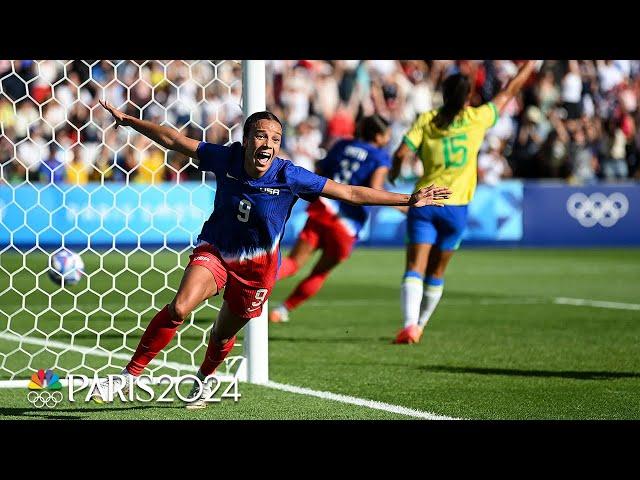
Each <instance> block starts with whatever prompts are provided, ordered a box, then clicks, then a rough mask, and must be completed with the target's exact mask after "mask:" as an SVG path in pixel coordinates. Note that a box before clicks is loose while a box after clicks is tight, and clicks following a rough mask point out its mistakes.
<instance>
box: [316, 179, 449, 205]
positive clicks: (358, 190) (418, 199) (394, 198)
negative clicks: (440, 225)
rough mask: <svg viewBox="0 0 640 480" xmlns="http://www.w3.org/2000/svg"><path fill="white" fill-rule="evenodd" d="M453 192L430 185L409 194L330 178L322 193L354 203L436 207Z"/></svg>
mask: <svg viewBox="0 0 640 480" xmlns="http://www.w3.org/2000/svg"><path fill="white" fill-rule="evenodd" d="M451 193H452V192H451V190H449V189H448V188H447V187H436V186H435V185H429V186H428V187H425V188H421V189H420V190H418V191H417V192H414V193H412V194H411V195H408V194H404V193H393V192H388V191H386V190H374V189H373V188H369V187H358V186H355V185H343V184H342V183H338V182H334V181H333V180H331V179H328V180H327V183H325V185H324V188H323V189H322V193H321V194H320V195H322V196H323V197H327V198H332V199H334V200H340V201H342V202H347V203H350V204H352V205H388V206H395V205H407V206H414V207H424V206H426V205H433V206H435V207H443V206H444V204H442V203H441V202H440V200H444V199H447V198H449V196H450V195H451Z"/></svg>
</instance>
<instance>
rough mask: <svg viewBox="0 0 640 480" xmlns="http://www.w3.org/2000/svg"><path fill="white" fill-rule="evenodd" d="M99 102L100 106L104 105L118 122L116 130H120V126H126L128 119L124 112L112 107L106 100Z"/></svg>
mask: <svg viewBox="0 0 640 480" xmlns="http://www.w3.org/2000/svg"><path fill="white" fill-rule="evenodd" d="M98 101H99V102H100V105H102V106H103V107H104V108H105V110H107V112H109V113H110V114H111V115H113V118H114V119H115V121H116V127H115V128H118V127H119V126H120V125H125V123H124V122H125V119H126V115H125V114H124V113H123V112H121V111H120V110H118V109H116V107H114V106H113V105H111V104H110V103H109V102H107V101H106V100H98ZM125 126H126V125H125Z"/></svg>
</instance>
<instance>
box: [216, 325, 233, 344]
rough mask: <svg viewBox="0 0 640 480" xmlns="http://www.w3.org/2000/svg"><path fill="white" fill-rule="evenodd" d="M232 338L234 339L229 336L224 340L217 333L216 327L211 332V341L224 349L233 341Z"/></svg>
mask: <svg viewBox="0 0 640 480" xmlns="http://www.w3.org/2000/svg"><path fill="white" fill-rule="evenodd" d="M231 338H233V337H231V336H229V335H227V336H226V338H224V337H223V336H222V335H220V334H219V333H218V332H216V328H215V326H214V327H213V329H212V330H211V340H212V341H213V342H214V343H215V344H216V345H219V346H220V347H224V346H225V345H226V344H227V343H228V342H229V341H230V340H231Z"/></svg>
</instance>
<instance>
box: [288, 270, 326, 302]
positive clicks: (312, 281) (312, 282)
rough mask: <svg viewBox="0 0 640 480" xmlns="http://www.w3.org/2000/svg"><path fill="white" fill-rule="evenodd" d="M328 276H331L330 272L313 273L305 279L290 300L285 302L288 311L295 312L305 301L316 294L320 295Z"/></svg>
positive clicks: (290, 296)
mask: <svg viewBox="0 0 640 480" xmlns="http://www.w3.org/2000/svg"><path fill="white" fill-rule="evenodd" d="M327 275H329V272H328V271H326V272H322V273H312V274H311V275H309V276H308V277H307V278H305V279H304V280H303V281H302V282H300V283H299V284H298V286H297V287H296V289H295V290H294V291H293V293H292V294H291V295H289V298H287V299H286V300H285V302H284V304H283V305H284V306H285V308H286V309H287V310H293V309H294V308H296V307H297V306H298V305H300V304H301V303H302V302H304V301H305V300H307V299H309V298H310V297H313V296H314V295H315V294H316V293H318V290H320V289H321V288H322V284H323V283H324V281H325V280H326V279H327Z"/></svg>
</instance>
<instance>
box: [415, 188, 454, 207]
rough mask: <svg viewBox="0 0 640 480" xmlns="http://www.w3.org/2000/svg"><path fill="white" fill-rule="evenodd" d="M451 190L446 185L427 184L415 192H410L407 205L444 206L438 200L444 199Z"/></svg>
mask: <svg viewBox="0 0 640 480" xmlns="http://www.w3.org/2000/svg"><path fill="white" fill-rule="evenodd" d="M452 193H453V192H452V191H451V190H449V189H448V188H447V187H436V186H435V185H429V186H428V187H425V188H421V189H420V190H418V191H417V192H414V193H413V194H411V199H410V200H409V205H411V206H414V207H424V206H426V205H431V206H434V207H444V204H443V203H442V202H440V201H439V200H445V199H447V198H449V196H450V195H451V194H452Z"/></svg>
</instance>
